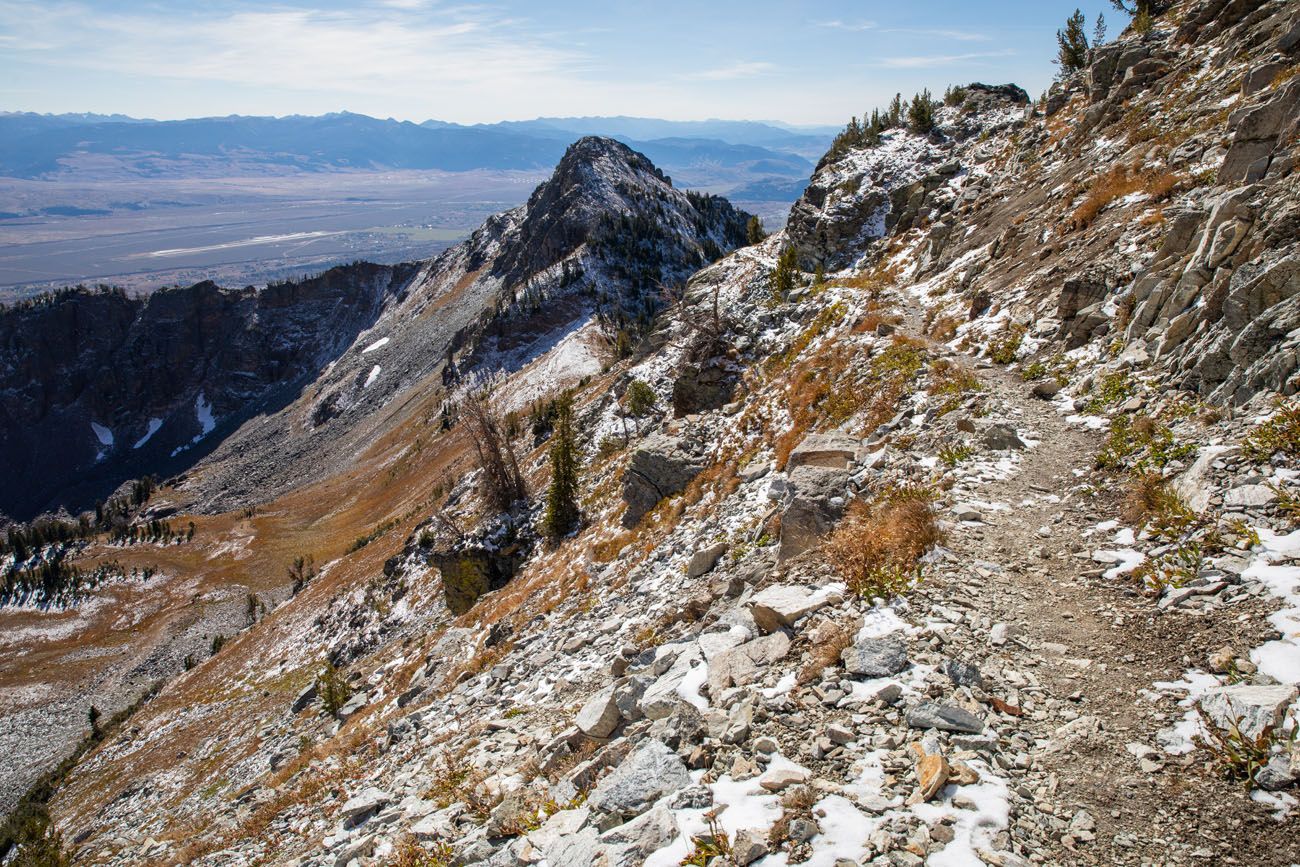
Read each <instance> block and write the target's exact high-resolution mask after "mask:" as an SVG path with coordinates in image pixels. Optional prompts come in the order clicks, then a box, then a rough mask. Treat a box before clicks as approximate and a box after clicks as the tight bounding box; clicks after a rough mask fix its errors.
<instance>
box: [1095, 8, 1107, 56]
mask: <svg viewBox="0 0 1300 867" xmlns="http://www.w3.org/2000/svg"><path fill="white" fill-rule="evenodd" d="M1105 44H1106V16H1105V15H1103V14H1102V13H1100V12H1098V13H1097V21H1096V23H1095V24H1093V25H1092V47H1093V48H1094V49H1095V48H1100V47H1101V46H1102V45H1105Z"/></svg>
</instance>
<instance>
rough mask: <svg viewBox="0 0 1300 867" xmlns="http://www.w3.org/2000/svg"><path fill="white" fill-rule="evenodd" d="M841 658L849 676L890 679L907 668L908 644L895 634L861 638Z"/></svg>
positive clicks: (846, 649)
mask: <svg viewBox="0 0 1300 867" xmlns="http://www.w3.org/2000/svg"><path fill="white" fill-rule="evenodd" d="M840 658H841V659H843V660H844V668H845V669H846V670H847V671H848V672H849V674H856V675H858V676H860V677H888V676H889V675H891V674H898V672H900V671H902V670H903V669H905V668H907V643H906V642H905V641H903V639H902V638H900V637H898V636H897V635H893V634H890V635H884V636H879V637H866V638H859V639H858V640H857V641H856V642H854V643H853V644H852V645H851V646H849V647H846V648H845V649H844V652H843V653H841V654H840Z"/></svg>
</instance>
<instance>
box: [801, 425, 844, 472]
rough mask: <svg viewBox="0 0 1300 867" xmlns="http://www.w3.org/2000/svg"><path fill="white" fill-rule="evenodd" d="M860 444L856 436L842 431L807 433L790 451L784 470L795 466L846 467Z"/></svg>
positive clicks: (841, 468)
mask: <svg viewBox="0 0 1300 867" xmlns="http://www.w3.org/2000/svg"><path fill="white" fill-rule="evenodd" d="M861 445H862V441H861V440H859V439H858V438H857V437H855V436H849V435H848V434H844V433H838V432H832V433H820V434H809V435H808V436H806V437H804V439H803V442H801V443H799V445H797V446H795V448H794V451H792V452H791V453H790V459H789V460H788V461H786V465H785V466H786V470H787V471H789V470H793V469H795V468H796V467H831V468H833V469H838V470H843V469H847V468H848V467H849V465H850V464H851V463H853V461H854V460H855V459H856V458H857V454H858V449H859V448H860V447H861Z"/></svg>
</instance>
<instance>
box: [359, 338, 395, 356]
mask: <svg viewBox="0 0 1300 867" xmlns="http://www.w3.org/2000/svg"><path fill="white" fill-rule="evenodd" d="M389 341H390V338H388V337H381V338H379V339H378V340H376V341H375V342H374V343H372V344H370V345H369V346H367V347H366V348H365V349H363V350H361V354H362V355H365V354H366V353H367V352H374V351H375V350H377V349H383V348H384V347H385V346H387V345H388V343H389Z"/></svg>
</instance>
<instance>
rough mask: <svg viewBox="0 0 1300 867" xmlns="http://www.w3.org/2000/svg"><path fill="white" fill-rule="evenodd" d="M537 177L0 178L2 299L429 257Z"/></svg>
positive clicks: (521, 195) (255, 278)
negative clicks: (63, 289) (69, 288)
mask: <svg viewBox="0 0 1300 867" xmlns="http://www.w3.org/2000/svg"><path fill="white" fill-rule="evenodd" d="M545 174H546V173H545V172H520V171H489V170H483V171H470V172H436V171H382V172H329V173H300V174H293V175H283V176H270V177H267V176H252V177H204V178H183V179H174V178H140V177H131V178H122V179H108V180H84V181H83V180H61V179H55V180H22V179H16V178H0V301H13V300H16V299H19V298H22V297H24V296H29V295H32V294H35V293H37V292H40V291H43V290H48V289H53V288H57V287H60V286H65V285H75V284H77V283H85V284H94V283H100V282H104V283H111V284H113V285H118V286H123V287H125V288H126V289H127V290H128V291H131V292H147V291H149V290H152V289H156V288H158V287H160V286H170V285H174V284H181V285H187V284H190V283H195V282H198V281H200V280H214V281H216V282H218V283H221V284H223V285H230V286H238V285H245V284H264V283H266V282H268V281H274V280H279V279H287V278H292V277H297V276H302V275H305V274H310V273H316V272H318V271H321V270H323V269H324V268H327V267H329V266H331V265H335V264H339V263H342V262H350V261H353V260H356V259H365V260H368V261H373V262H385V263H391V262H399V261H406V260H414V259H424V258H428V257H430V256H433V255H436V254H437V253H438V252H439V251H441V250H443V249H445V248H446V247H448V246H450V245H451V244H453V243H455V242H456V241H458V240H460V239H461V238H463V237H465V236H466V235H468V234H469V233H470V232H471V231H472V230H473V229H474V228H475V227H477V226H478V225H479V224H481V223H482V222H483V220H484V219H485V218H486V217H488V216H489V215H491V214H495V213H498V212H500V211H504V210H506V209H508V208H512V207H514V206H515V205H518V204H520V203H522V202H523V201H525V200H526V199H527V198H528V195H529V193H531V192H532V190H533V188H534V187H535V186H536V185H537V184H538V183H539V182H540V181H541V180H542V179H543V178H544V176H545Z"/></svg>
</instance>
